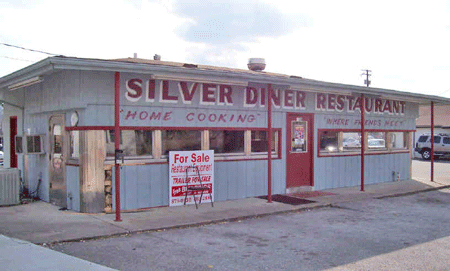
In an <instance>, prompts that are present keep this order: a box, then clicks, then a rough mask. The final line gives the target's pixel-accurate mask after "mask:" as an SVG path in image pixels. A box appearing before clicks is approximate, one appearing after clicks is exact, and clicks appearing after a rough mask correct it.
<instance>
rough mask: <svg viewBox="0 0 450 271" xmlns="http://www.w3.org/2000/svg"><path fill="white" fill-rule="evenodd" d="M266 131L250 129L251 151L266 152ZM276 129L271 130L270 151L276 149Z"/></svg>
mask: <svg viewBox="0 0 450 271" xmlns="http://www.w3.org/2000/svg"><path fill="white" fill-rule="evenodd" d="M268 140H269V139H268V133H267V131H251V152H252V153H259V152H267V146H268ZM277 142H278V131H272V153H274V152H276V151H277V148H278V146H277Z"/></svg>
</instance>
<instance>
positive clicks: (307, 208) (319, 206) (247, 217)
mask: <svg viewBox="0 0 450 271" xmlns="http://www.w3.org/2000/svg"><path fill="white" fill-rule="evenodd" d="M447 188H450V185H445V186H440V187H432V188H427V189H422V190H417V191H411V192H405V193H396V194H393V195H386V196H378V197H377V196H375V197H367V198H365V199H359V200H366V199H385V198H395V197H402V196H409V195H414V194H418V193H424V192H431V191H437V190H441V189H447ZM339 203H340V202H336V203H324V204H317V205H316V206H303V207H298V208H295V209H291V210H283V211H275V212H268V213H263V214H252V215H244V216H237V217H231V218H224V219H215V220H210V221H203V222H197V223H190V224H185V225H175V226H167V227H160V228H154V229H146V230H137V231H125V232H123V233H115V234H106V235H98V236H92V237H83V238H75V239H67V240H59V241H53V242H48V243H47V242H44V243H35V244H36V245H40V246H44V247H51V246H54V245H57V244H61V243H75V242H83V241H92V240H100V239H108V238H114V237H126V236H129V235H133V234H142V233H151V232H159V231H167V230H175V229H187V228H195V227H201V226H207V225H214V224H221V223H228V222H236V221H240V220H250V219H256V218H262V217H267V216H271V215H281V214H289V213H299V212H308V211H311V210H316V209H322V208H327V207H332V208H335V207H336V206H335V204H339ZM312 204H315V203H311V205H312Z"/></svg>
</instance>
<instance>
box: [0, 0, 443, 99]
mask: <svg viewBox="0 0 450 271" xmlns="http://www.w3.org/2000/svg"><path fill="white" fill-rule="evenodd" d="M5 44H8V45H14V46H19V47H23V48H26V49H33V50H38V51H44V52H48V53H51V54H56V55H64V56H70V57H80V58H97V59H114V58H125V57H133V54H134V53H137V56H138V58H147V59H153V55H154V54H159V55H161V59H162V60H165V61H175V62H183V63H194V64H203V65H213V66H223V67H231V68H239V69H247V62H248V59H249V58H253V57H258V58H259V57H262V58H265V60H266V63H267V66H266V70H265V71H267V72H274V73H282V74H287V75H296V76H301V77H303V78H308V79H314V80H320V81H326V82H335V83H342V84H350V85H359V86H363V85H364V79H365V77H364V76H362V73H363V70H366V69H368V70H371V74H372V76H371V78H370V80H371V87H375V88H384V89H393V90H399V91H407V92H414V93H423V94H429V95H437V96H442V97H450V80H448V78H449V75H450V53H449V52H450V0H446V1H444V0H430V1H415V0H408V1H403V0H389V1H384V0H377V1H363V0H358V1H350V0H339V1H335V0H329V1H325V0H324V1H322V0H315V1H312V0H309V1H303V0H296V1H291V0H276V1H274V0H272V1H269V0H239V1H224V0H222V1H206V0H202V1H194V0H154V1H151V0H128V1H126V0H107V1H102V0H89V1H87V0H77V1H65V0H42V1H38V0H36V1H25V0H23V1H20V0H6V1H5V0H0V77H2V76H5V75H7V74H9V73H12V72H14V71H16V70H18V69H21V68H24V67H26V66H28V65H31V64H32V63H34V62H37V61H39V60H42V59H44V58H46V57H49V55H47V54H43V53H38V52H33V51H29V50H24V49H19V48H15V47H11V46H6V45H5Z"/></svg>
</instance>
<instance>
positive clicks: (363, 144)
mask: <svg viewBox="0 0 450 271" xmlns="http://www.w3.org/2000/svg"><path fill="white" fill-rule="evenodd" d="M365 112H366V110H365V99H364V94H361V191H364V149H365V147H366V135H365V133H366V130H365V128H364V122H365Z"/></svg>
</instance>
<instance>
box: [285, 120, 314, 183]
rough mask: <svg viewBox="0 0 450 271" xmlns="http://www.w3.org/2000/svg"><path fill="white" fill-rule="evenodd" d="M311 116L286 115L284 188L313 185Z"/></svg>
mask: <svg viewBox="0 0 450 271" xmlns="http://www.w3.org/2000/svg"><path fill="white" fill-rule="evenodd" d="M313 118H314V115H313V114H297V113H287V116H286V131H287V132H286V144H287V148H286V150H287V154H286V188H288V189H289V188H294V187H300V186H312V185H313V172H314V169H313V153H314V149H313V128H314V127H313Z"/></svg>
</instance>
